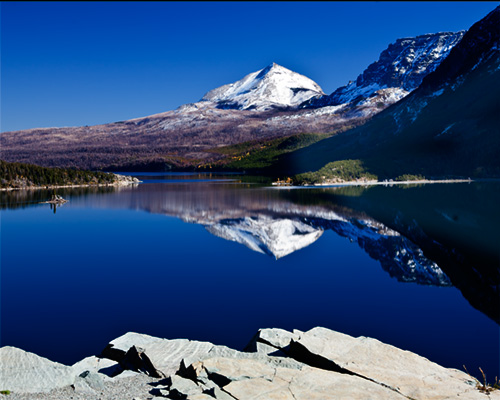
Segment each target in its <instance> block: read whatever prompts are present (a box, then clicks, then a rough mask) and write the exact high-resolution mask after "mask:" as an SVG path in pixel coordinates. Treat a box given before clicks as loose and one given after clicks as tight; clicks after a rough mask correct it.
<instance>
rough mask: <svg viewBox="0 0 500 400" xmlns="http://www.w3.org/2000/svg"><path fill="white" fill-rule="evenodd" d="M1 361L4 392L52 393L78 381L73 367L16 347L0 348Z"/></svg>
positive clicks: (0, 382) (0, 378) (2, 388)
mask: <svg viewBox="0 0 500 400" xmlns="http://www.w3.org/2000/svg"><path fill="white" fill-rule="evenodd" d="M0 360H1V363H0V390H10V391H11V392H13V393H38V392H49V391H51V390H53V389H57V388H62V387H65V386H69V385H72V384H73V383H74V381H75V378H76V374H75V372H74V370H73V368H71V367H68V366H66V365H62V364H59V363H56V362H53V361H50V360H48V359H46V358H43V357H40V356H37V355H36V354H33V353H29V352H27V351H24V350H21V349H18V348H15V347H10V346H5V347H2V348H0Z"/></svg>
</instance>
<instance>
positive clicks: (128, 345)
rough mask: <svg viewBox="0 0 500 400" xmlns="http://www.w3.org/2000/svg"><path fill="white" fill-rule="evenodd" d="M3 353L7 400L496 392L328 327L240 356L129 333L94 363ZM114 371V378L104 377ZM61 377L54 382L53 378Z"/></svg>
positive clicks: (262, 337) (0, 377)
mask: <svg viewBox="0 0 500 400" xmlns="http://www.w3.org/2000/svg"><path fill="white" fill-rule="evenodd" d="M1 351H2V353H0V354H2V355H3V354H5V355H7V357H2V359H1V361H2V363H1V365H0V382H1V383H2V386H4V385H7V386H6V387H5V388H3V387H2V388H1V389H5V390H11V391H12V392H14V393H13V395H12V396H11V397H12V398H11V400H27V399H30V400H45V399H52V398H54V399H55V398H57V399H61V400H66V399H68V400H69V399H70V398H71V399H73V400H81V399H85V400H91V399H92V400H93V399H94V398H95V399H96V400H97V398H99V399H101V400H108V399H109V400H111V399H117V398H127V396H128V394H131V392H130V391H131V390H132V391H134V395H133V396H131V397H130V398H132V397H139V398H141V399H143V400H145V399H153V398H154V399H160V398H169V399H188V400H210V399H218V400H234V399H240V400H247V399H255V400H264V399H266V400H267V399H290V400H311V399H321V400H327V399H352V400H364V399H366V400H368V399H370V400H377V399H380V400H382V399H383V400H392V399H394V400H403V399H414V400H432V399H436V400H437V399H439V400H441V399H443V400H445V399H467V400H476V399H477V400H481V399H482V400H484V399H486V398H489V399H491V400H500V391H494V392H491V393H490V394H489V396H488V397H485V394H484V393H481V392H480V391H479V390H477V388H476V385H477V381H475V380H474V379H473V378H471V377H470V376H468V375H467V374H465V373H462V372H460V371H458V370H454V369H447V368H444V367H441V366H439V365H437V364H435V363H433V362H431V361H429V360H427V359H425V358H423V357H420V356H418V355H416V354H414V353H411V352H408V351H403V350H400V349H398V348H395V347H393V346H390V345H387V344H384V343H381V342H379V341H378V340H375V339H370V338H365V337H359V338H354V337H351V336H348V335H344V334H341V333H338V332H334V331H331V330H328V329H325V328H314V329H311V330H309V331H307V332H301V331H297V330H294V331H293V332H287V331H285V330H282V329H262V330H260V331H259V332H258V333H257V334H256V335H255V336H254V338H253V339H252V341H251V342H250V343H249V345H248V346H247V347H246V351H245V352H240V351H236V350H233V349H230V348H228V347H224V346H217V345H213V344H212V343H208V342H198V341H190V340H187V339H175V340H167V339H160V338H156V337H153V336H148V335H142V334H138V333H133V332H129V333H127V334H125V335H123V336H121V337H119V338H117V339H115V340H113V341H112V342H111V343H110V344H109V345H108V346H107V347H106V349H104V351H103V353H102V354H101V357H90V358H87V359H84V360H82V361H81V362H79V363H77V364H75V365H74V366H73V368H71V367H65V366H62V365H61V364H57V363H52V362H50V361H48V360H46V359H42V358H41V357H38V356H35V355H32V354H30V353H26V352H23V351H22V350H19V349H14V348H4V349H1ZM277 355H280V356H277ZM103 357H105V358H103ZM106 358H107V359H106ZM110 359H112V360H114V362H113V361H110ZM123 369H124V370H125V371H124V372H121V373H120V374H119V375H117V376H115V374H116V373H117V372H119V371H121V370H123ZM82 370H85V371H84V372H83V373H80V372H81V371H82ZM111 370H112V371H113V372H114V373H113V374H111V375H112V376H114V377H113V378H111V377H109V376H105V375H103V372H111ZM132 371H136V372H132ZM64 373H66V374H68V375H67V376H66V375H64ZM75 373H79V375H78V376H75ZM59 374H62V378H61V379H60V380H58V379H56V378H55V377H56V376H59ZM130 374H131V375H130ZM63 377H66V378H64V379H67V380H66V381H65V380H64V379H63ZM21 378H22V379H21ZM139 378H140V379H142V381H141V380H140V379H139ZM143 378H144V379H143ZM118 379H119V380H118ZM129 381H130V382H131V384H130V385H129V384H128V382H129ZM68 382H69V383H68ZM132 382H134V383H133V384H132ZM136 382H138V383H140V384H141V386H138V384H137V383H136ZM141 382H142V383H141ZM9 385H10V386H9ZM23 385H24V386H23ZM64 385H66V388H65V389H63V390H61V389H57V388H61V387H62V386H64ZM68 385H71V386H70V388H73V389H71V390H70V389H68ZM50 387H53V388H54V389H55V390H54V391H52V392H50V393H49V394H46V393H41V394H32V393H33V392H43V391H47V389H49V390H50ZM125 387H126V388H128V389H126V390H128V392H126V393H125V394H126V396H125V397H124V392H123V388H125ZM120 390H121V392H117V391H120ZM129 392H130V393H129ZM139 392H140V396H137V394H138V393H139ZM23 393H25V394H23ZM118 393H119V394H118ZM26 396H29V397H26ZM82 396H83V397H82Z"/></svg>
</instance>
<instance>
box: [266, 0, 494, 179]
mask: <svg viewBox="0 0 500 400" xmlns="http://www.w3.org/2000/svg"><path fill="white" fill-rule="evenodd" d="M499 93H500V7H497V8H496V9H495V10H493V11H492V12H491V13H489V14H488V15H487V16H486V17H485V18H483V19H482V20H481V21H479V22H477V23H476V24H474V25H473V26H472V27H471V28H470V29H469V30H468V32H467V33H466V34H465V35H464V36H463V38H462V40H461V41H460V42H459V43H458V44H457V45H456V46H455V47H454V48H453V49H452V50H451V51H450V53H449V55H448V57H447V58H446V59H445V60H444V61H443V62H442V63H441V64H440V65H439V66H438V67H437V68H436V70H435V71H434V72H432V73H430V74H429V75H428V76H427V77H425V78H424V79H423V81H422V84H421V85H420V86H419V87H418V88H417V89H416V90H415V91H413V92H412V93H411V94H410V95H408V96H407V97H405V98H404V99H402V100H401V101H399V102H398V103H396V104H394V105H392V106H390V107H389V108H387V109H386V110H384V111H382V112H381V113H379V114H377V115H376V116H375V117H373V118H372V119H371V120H370V121H369V122H368V123H366V124H365V125H363V126H361V127H359V128H356V129H353V130H351V131H348V132H345V133H343V134H339V135H337V136H334V137H331V138H328V139H325V140H322V141H320V142H318V143H316V144H313V145H311V146H309V147H307V148H304V149H301V150H298V151H295V152H292V153H290V154H288V155H285V156H284V157H283V158H282V159H281V161H280V163H279V165H278V166H276V168H277V170H278V171H281V172H286V173H288V174H291V173H299V172H305V171H316V170H319V169H320V168H321V167H323V166H324V165H326V164H327V163H329V162H332V161H339V160H346V159H354V160H360V161H361V163H362V165H363V166H364V167H365V169H366V170H367V171H368V172H369V173H373V174H375V175H377V176H379V178H380V177H393V176H398V175H402V174H423V175H425V176H426V177H443V176H450V177H452V176H462V177H466V176H471V177H478V176H499V175H500V157H499V154H500V96H499Z"/></svg>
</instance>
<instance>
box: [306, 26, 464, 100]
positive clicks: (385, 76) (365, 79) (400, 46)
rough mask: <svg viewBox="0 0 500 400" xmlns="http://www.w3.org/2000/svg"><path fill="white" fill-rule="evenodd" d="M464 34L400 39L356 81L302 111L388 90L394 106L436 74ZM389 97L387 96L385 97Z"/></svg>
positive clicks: (359, 98) (436, 34)
mask: <svg viewBox="0 0 500 400" xmlns="http://www.w3.org/2000/svg"><path fill="white" fill-rule="evenodd" d="M464 34H465V31H460V32H456V33H453V32H441V33H434V34H427V35H421V36H417V37H415V38H403V39H398V40H396V42H394V43H391V44H390V45H389V46H388V47H387V49H385V50H384V51H383V52H382V53H381V54H380V58H379V59H378V60H377V61H375V62H374V63H372V64H370V65H369V66H368V68H366V69H365V70H364V71H363V73H361V74H360V75H359V76H358V78H357V79H356V80H355V81H350V82H349V83H348V84H347V85H346V86H342V87H340V88H338V89H337V90H335V91H334V92H333V93H332V94H330V95H329V96H322V97H317V98H313V99H311V100H309V101H307V102H305V103H304V104H303V105H302V106H301V107H303V108H309V107H324V106H328V105H339V104H345V103H351V102H353V101H360V100H362V99H367V98H370V97H377V96H381V95H382V94H384V92H387V91H388V90H389V91H390V92H391V93H392V96H393V99H392V103H395V102H396V101H398V100H400V99H402V98H403V97H405V96H406V95H407V94H408V93H409V92H411V91H412V90H414V89H416V88H417V87H418V86H419V85H420V83H422V80H423V78H424V77H425V76H427V75H428V74H429V73H431V72H432V71H434V70H435V69H436V68H437V66H438V65H439V64H440V63H441V62H442V61H443V60H444V59H445V58H446V57H447V56H448V54H449V53H450V51H451V49H452V48H453V47H454V46H456V45H457V43H459V42H460V40H461V39H462V37H463V35H464ZM386 96H387V95H386Z"/></svg>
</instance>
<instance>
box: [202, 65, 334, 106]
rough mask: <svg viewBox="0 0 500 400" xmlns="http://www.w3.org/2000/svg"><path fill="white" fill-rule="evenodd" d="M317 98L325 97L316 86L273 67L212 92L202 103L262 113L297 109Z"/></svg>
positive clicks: (278, 66)
mask: <svg viewBox="0 0 500 400" xmlns="http://www.w3.org/2000/svg"><path fill="white" fill-rule="evenodd" d="M320 95H324V93H323V90H322V89H321V87H320V86H319V85H318V84H317V83H316V82H314V81H312V80H311V79H309V78H307V77H305V76H303V75H300V74H298V73H296V72H293V71H290V70H289V69H287V68H284V67H282V66H280V65H278V64H276V63H272V64H271V65H269V66H267V67H266V68H264V69H262V70H259V71H257V72H252V73H251V74H248V75H247V76H245V77H244V78H243V79H241V80H239V81H236V82H234V83H230V84H227V85H224V86H221V87H218V88H216V89H213V90H211V91H210V92H208V93H207V94H205V96H203V98H202V99H201V100H202V101H211V102H215V103H217V108H222V109H237V110H258V111H265V110H270V109H273V108H283V107H291V106H296V105H299V104H301V103H303V102H304V101H306V100H309V99H310V98H311V97H315V96H320Z"/></svg>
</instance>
